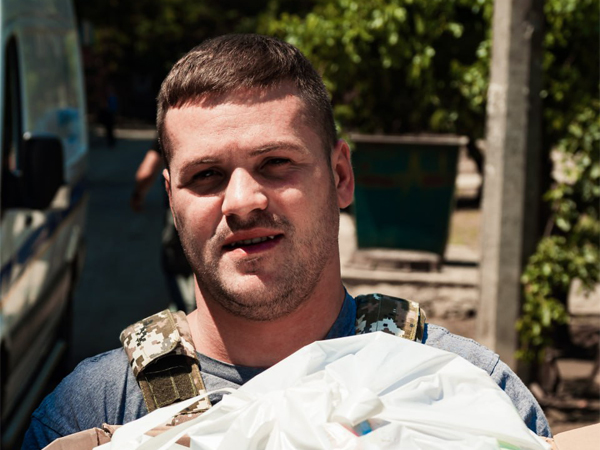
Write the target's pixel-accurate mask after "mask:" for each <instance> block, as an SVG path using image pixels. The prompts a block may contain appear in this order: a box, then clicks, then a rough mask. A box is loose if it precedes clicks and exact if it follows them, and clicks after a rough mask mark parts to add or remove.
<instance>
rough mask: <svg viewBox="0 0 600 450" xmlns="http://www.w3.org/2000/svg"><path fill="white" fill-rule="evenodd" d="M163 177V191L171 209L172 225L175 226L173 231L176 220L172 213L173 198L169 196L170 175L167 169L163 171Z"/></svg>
mask: <svg viewBox="0 0 600 450" xmlns="http://www.w3.org/2000/svg"><path fill="white" fill-rule="evenodd" d="M163 177H164V178H165V190H166V191H167V195H168V196H169V207H170V208H171V214H172V215H173V224H174V225H175V229H177V219H176V218H175V214H174V213H173V198H172V196H171V174H170V173H169V170H168V169H163Z"/></svg>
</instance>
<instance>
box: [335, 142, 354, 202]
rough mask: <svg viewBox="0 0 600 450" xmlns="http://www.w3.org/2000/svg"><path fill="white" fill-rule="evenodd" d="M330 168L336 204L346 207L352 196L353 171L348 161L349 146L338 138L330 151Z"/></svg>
mask: <svg viewBox="0 0 600 450" xmlns="http://www.w3.org/2000/svg"><path fill="white" fill-rule="evenodd" d="M331 170H332V171H333V179H334V182H335V188H336V191H337V197H338V206H339V207H340V208H346V207H347V206H349V205H350V203H352V200H353V198H354V172H353V171H352V163H351V161H350V147H349V146H348V143H347V142H346V141H344V140H343V139H340V140H339V141H338V142H337V144H336V145H335V148H334V149H333V151H332V152H331Z"/></svg>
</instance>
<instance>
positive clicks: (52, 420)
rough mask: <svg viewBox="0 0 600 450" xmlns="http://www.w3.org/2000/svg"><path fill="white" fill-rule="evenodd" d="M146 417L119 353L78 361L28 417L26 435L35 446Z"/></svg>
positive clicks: (119, 351)
mask: <svg viewBox="0 0 600 450" xmlns="http://www.w3.org/2000/svg"><path fill="white" fill-rule="evenodd" d="M145 413H146V409H145V406H144V402H143V398H142V395H141V392H140V390H139V388H138V387H137V383H136V380H135V377H134V376H133V373H132V371H131V369H130V367H129V363H128V361H127V356H126V355H125V352H124V351H123V349H120V348H119V349H115V350H111V351H108V352H105V353H101V354H99V355H96V356H93V357H91V358H87V359H85V360H84V361H82V362H81V363H80V364H79V365H78V366H77V367H76V368H75V370H74V371H73V372H71V373H70V374H69V375H68V376H66V377H65V378H64V379H63V381H62V382H61V383H60V384H59V385H58V386H57V387H56V389H55V390H54V391H53V392H52V393H51V394H50V395H48V396H47V397H46V398H45V399H44V401H43V402H42V404H41V405H40V406H39V407H38V409H36V411H35V412H34V413H33V415H32V423H31V427H30V430H29V431H28V433H31V435H32V436H35V439H36V440H37V442H44V440H45V439H49V440H52V439H55V438H56V437H60V436H66V435H69V434H72V433H76V432H78V431H81V430H85V429H88V428H93V427H99V426H101V425H102V424H103V423H110V424H123V423H126V422H129V421H131V420H135V419H137V418H139V417H141V416H142V415H144V414H145Z"/></svg>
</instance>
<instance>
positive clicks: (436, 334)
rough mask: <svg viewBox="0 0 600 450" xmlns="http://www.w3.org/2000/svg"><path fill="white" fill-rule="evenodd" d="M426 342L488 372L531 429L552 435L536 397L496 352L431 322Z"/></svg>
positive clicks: (539, 433)
mask: <svg viewBox="0 0 600 450" xmlns="http://www.w3.org/2000/svg"><path fill="white" fill-rule="evenodd" d="M423 343H424V344H426V345H430V346H432V347H435V348H439V349H441V350H446V351H449V352H452V353H456V354H457V355H459V356H461V357H463V358H465V359H466V360H467V361H469V362H470V363H471V364H473V365H475V366H477V367H479V368H480V369H483V370H485V371H486V372H487V373H488V374H489V375H490V376H491V377H492V379H493V380H494V381H495V382H496V383H497V384H498V386H499V387H500V388H501V389H502V390H503V391H504V392H506V394H507V395H508V396H509V397H510V399H511V400H512V402H513V404H514V405H515V408H517V411H518V412H519V415H520V416H521V418H522V419H523V421H524V422H525V424H526V425H527V427H528V428H529V429H530V430H532V431H533V432H534V433H536V434H537V435H539V436H544V437H551V436H552V433H551V431H550V425H549V424H548V421H547V420H546V416H545V415H544V412H543V411H542V408H541V407H540V405H539V403H538V402H537V400H536V399H535V397H534V396H533V394H532V393H531V392H530V391H529V389H527V386H525V384H524V383H523V382H522V381H521V379H520V378H519V377H518V376H517V375H516V374H515V373H514V372H513V371H512V370H511V369H510V367H508V366H507V365H506V364H505V363H504V362H502V361H501V360H500V357H499V356H498V355H497V354H496V353H494V352H493V351H491V350H490V349H488V348H486V347H484V346H483V345H481V344H479V343H478V342H476V341H474V340H472V339H468V338H465V337H462V336H458V335H455V334H452V333H450V332H449V331H448V330H446V329H445V328H443V327H440V326H437V325H433V324H429V323H428V324H427V326H426V331H425V337H424V339H423Z"/></svg>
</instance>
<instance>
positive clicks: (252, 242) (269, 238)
mask: <svg viewBox="0 0 600 450" xmlns="http://www.w3.org/2000/svg"><path fill="white" fill-rule="evenodd" d="M277 237H278V236H275V235H273V236H262V237H256V238H252V239H244V240H241V241H236V242H232V243H231V244H227V245H226V246H225V248H227V249H229V248H236V247H246V246H249V245H256V244H261V243H263V242H267V241H272V240H274V239H276V238H277Z"/></svg>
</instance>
